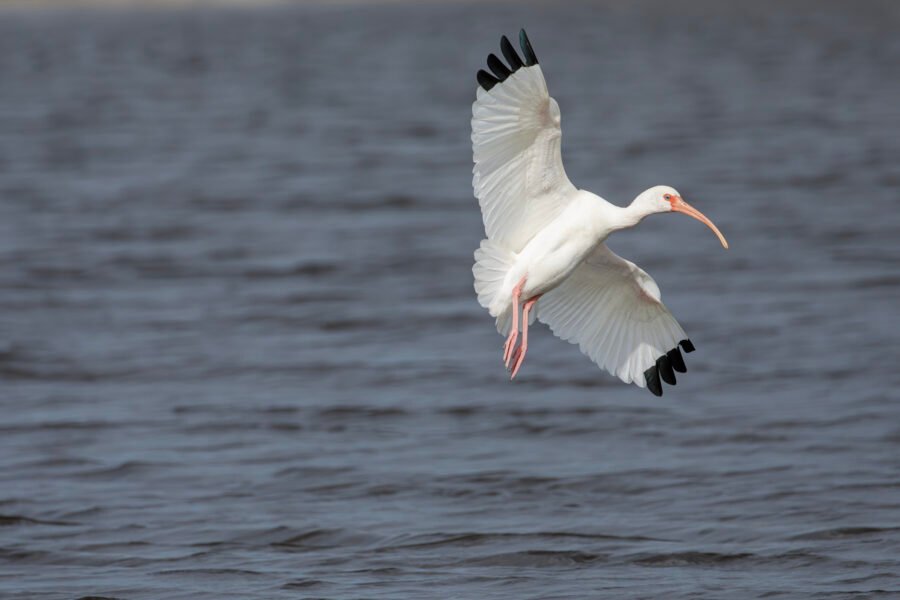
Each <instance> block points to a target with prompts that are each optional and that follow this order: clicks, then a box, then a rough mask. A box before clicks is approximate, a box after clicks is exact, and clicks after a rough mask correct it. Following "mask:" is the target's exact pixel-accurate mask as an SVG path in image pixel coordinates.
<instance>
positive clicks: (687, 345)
mask: <svg viewBox="0 0 900 600" xmlns="http://www.w3.org/2000/svg"><path fill="white" fill-rule="evenodd" d="M678 343H679V344H681V347H682V348H684V351H685V352H688V353H690V352H693V351H694V350H695V348H694V344H692V343H691V340H681V341H680V342H678Z"/></svg>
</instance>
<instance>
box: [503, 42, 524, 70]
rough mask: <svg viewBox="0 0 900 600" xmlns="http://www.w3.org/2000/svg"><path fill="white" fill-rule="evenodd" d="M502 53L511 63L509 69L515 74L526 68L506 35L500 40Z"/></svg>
mask: <svg viewBox="0 0 900 600" xmlns="http://www.w3.org/2000/svg"><path fill="white" fill-rule="evenodd" d="M500 51H501V52H503V58H505V59H506V62H508V63H509V68H510V69H511V70H512V72H513V73H515V72H516V71H518V70H519V69H521V68H522V67H524V66H525V65H524V64H523V63H522V59H521V58H519V55H518V53H517V52H516V49H515V48H513V45H512V44H511V43H510V42H509V38H507V37H506V36H505V35H504V36H503V37H502V38H500Z"/></svg>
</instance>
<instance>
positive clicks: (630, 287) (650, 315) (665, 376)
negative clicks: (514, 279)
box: [538, 244, 694, 395]
mask: <svg viewBox="0 0 900 600" xmlns="http://www.w3.org/2000/svg"><path fill="white" fill-rule="evenodd" d="M538 320H540V321H541V322H543V323H546V324H547V325H548V326H549V327H550V329H551V330H552V331H553V333H554V334H555V335H556V336H558V337H560V338H562V339H564V340H566V341H568V342H571V343H573V344H578V347H579V348H580V349H581V351H582V352H583V353H584V354H586V355H587V356H588V357H589V358H590V359H591V360H592V361H594V362H595V363H596V364H597V365H598V366H600V367H601V368H603V369H605V370H607V371H609V372H610V373H612V374H613V375H615V376H616V377H618V378H619V379H621V380H622V381H624V382H625V383H634V384H636V385H638V386H640V387H648V388H649V389H650V391H652V392H653V393H654V394H656V395H662V385H661V382H662V381H664V382H666V383H669V384H671V385H674V384H675V381H676V379H675V372H676V371H677V372H681V373H683V372H685V371H686V370H687V368H686V365H685V363H684V357H683V356H682V354H681V351H680V350H679V346H681V348H682V349H684V351H685V352H692V351H693V350H694V347H693V345H692V344H691V342H690V340H688V339H687V335H686V334H685V333H684V330H683V329H682V328H681V326H680V325H679V324H678V321H676V320H675V317H673V316H672V314H671V313H670V312H669V310H668V309H667V308H666V307H665V305H664V304H663V303H662V301H661V299H660V294H659V288H658V287H657V285H656V282H654V281H653V279H652V278H651V277H650V276H649V275H648V274H647V273H646V272H644V271H643V270H642V269H640V268H639V267H638V266H637V265H635V264H634V263H632V262H630V261H627V260H625V259H623V258H621V257H619V256H618V255H616V254H615V253H613V252H612V251H611V250H610V249H609V248H607V247H606V245H605V244H600V245H599V246H597V248H596V249H595V250H594V251H593V253H592V254H591V255H590V256H589V257H588V258H587V259H586V260H585V261H584V262H583V263H582V264H581V265H579V266H578V267H577V268H576V269H575V271H574V272H573V273H572V275H571V276H569V278H568V279H566V280H565V281H564V282H563V283H562V284H560V286H559V287H557V288H556V289H554V290H552V291H550V292H548V293H547V294H545V295H544V297H543V298H541V302H540V309H539V311H538Z"/></svg>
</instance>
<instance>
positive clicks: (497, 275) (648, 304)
mask: <svg viewBox="0 0 900 600" xmlns="http://www.w3.org/2000/svg"><path fill="white" fill-rule="evenodd" d="M519 45H520V47H521V50H522V56H519V54H518V53H517V52H516V50H515V48H514V47H513V45H512V44H511V43H510V41H509V40H508V39H507V38H506V36H503V37H502V38H501V39H500V50H501V52H502V54H503V56H504V58H505V59H506V63H504V62H503V61H501V60H500V59H499V58H498V57H497V56H496V55H495V54H490V55H489V56H488V58H487V66H488V68H489V69H490V71H491V72H490V73H488V72H487V71H485V70H480V71H478V74H477V77H476V79H477V81H478V85H479V87H478V89H477V92H476V100H475V103H474V104H473V105H472V153H473V159H474V162H475V167H474V169H473V177H472V187H473V188H474V189H475V196H476V197H477V198H478V203H479V205H480V206H481V213H482V219H483V221H484V229H485V233H486V235H487V239H485V240H482V242H481V245H480V247H479V248H478V249H477V250H476V251H475V265H474V267H472V272H473V274H474V276H475V291H476V293H477V294H478V302H479V304H481V306H483V307H484V308H486V309H488V311H489V312H490V314H491V316H492V317H495V318H496V324H497V331H499V332H500V333H501V334H502V335H504V336H506V343H505V344H504V346H503V362H504V363H505V364H506V367H507V368H508V369H509V371H510V373H511V375H510V378H511V379H512V378H515V376H516V374H517V373H518V372H519V369H520V368H521V366H522V362H523V361H524V360H525V353H526V352H527V351H528V326H529V325H530V324H532V323H533V322H534V320H535V319H538V320H539V321H541V322H543V323H546V324H547V325H548V326H549V327H550V329H551V330H552V331H553V333H554V334H555V335H556V336H558V337H560V338H562V339H564V340H566V341H568V342H571V343H573V344H578V346H579V348H580V349H581V351H582V352H583V353H584V354H586V355H587V356H588V357H589V358H590V359H591V360H592V361H594V362H595V363H596V364H597V365H599V366H600V367H601V368H603V369H606V370H607V371H609V372H610V373H611V374H613V375H615V376H617V377H618V378H619V379H621V380H622V381H624V382H625V383H634V384H636V385H638V386H639V387H646V388H648V389H649V390H650V391H651V392H653V393H654V394H655V395H657V396H661V395H662V382H666V383H668V384H670V385H674V384H675V381H676V379H675V372H676V371H677V372H679V373H684V372H686V371H687V368H686V366H685V363H684V357H683V355H682V354H681V350H684V351H685V352H693V350H694V345H693V344H692V343H691V341H690V339H688V337H687V335H686V334H685V332H684V330H683V329H682V328H681V326H680V325H679V324H678V321H676V320H675V318H674V317H673V316H672V314H671V313H670V312H669V310H668V309H667V308H666V306H665V305H664V304H663V303H662V301H661V300H660V293H659V287H658V286H657V285H656V282H654V281H653V279H652V278H651V277H650V276H649V275H647V273H645V272H644V271H643V270H642V269H641V268H640V267H638V266H637V265H635V264H634V263H632V262H630V261H627V260H625V259H624V258H621V257H620V256H618V255H616V254H615V253H613V252H612V251H611V250H610V249H609V248H607V246H606V244H605V243H604V242H605V240H606V238H607V237H609V235H610V234H611V233H613V232H615V231H619V230H621V229H627V228H629V227H634V226H635V225H637V224H638V223H640V222H641V220H643V219H644V218H645V217H647V216H650V215H653V214H657V213H669V212H679V213H683V214H686V215H689V216H691V217H694V218H695V219H697V220H699V221H701V222H702V223H704V224H706V225H707V226H708V227H709V228H710V229H712V230H713V232H714V233H715V234H716V236H718V238H719V241H720V242H721V243H722V246H724V247H725V248H728V242H726V241H725V237H724V236H723V235H722V234H721V233H720V232H719V230H718V228H716V226H715V225H714V224H713V222H712V221H710V220H709V219H708V218H706V217H705V216H704V215H703V214H702V213H701V212H700V211H699V210H697V209H696V208H693V207H692V206H690V205H689V204H688V203H687V202H685V201H684V199H683V198H682V197H681V194H679V193H678V192H677V191H676V190H675V189H674V188H671V187H668V186H663V185H659V186H655V187H652V188H650V189H648V190H646V191H644V192H642V193H641V194H640V195H638V196H637V197H636V198H635V199H634V201H633V202H632V203H631V204H630V205H628V206H626V207H620V206H615V205H613V204H610V203H609V202H607V201H606V200H604V199H603V198H601V197H599V196H597V195H596V194H592V193H591V192H588V191H585V190H579V189H577V188H576V187H575V186H574V185H572V182H570V181H569V178H568V177H567V176H566V172H565V169H564V168H563V164H562V156H561V155H560V139H561V137H562V132H561V130H560V113H559V105H558V104H557V103H556V101H555V100H554V99H553V98H551V97H550V95H549V93H548V92H547V83H546V82H545V81H544V74H543V72H542V71H541V66H540V65H539V64H538V59H537V56H535V53H534V50H533V49H532V47H531V42H530V41H529V40H528V36H527V35H526V34H525V30H524V29H523V30H522V31H520V32H519ZM520 329H521V339H520V338H519V331H520ZM679 347H680V349H679Z"/></svg>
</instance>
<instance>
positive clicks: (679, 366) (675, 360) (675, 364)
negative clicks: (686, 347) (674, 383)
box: [666, 346, 687, 373]
mask: <svg viewBox="0 0 900 600" xmlns="http://www.w3.org/2000/svg"><path fill="white" fill-rule="evenodd" d="M666 356H668V357H669V364H671V365H672V368H673V369H675V370H676V371H678V372H679V373H687V365H686V364H684V357H683V356H682V355H681V350H679V349H678V346H675V347H674V348H672V349H671V350H669V351H668V352H666Z"/></svg>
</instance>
